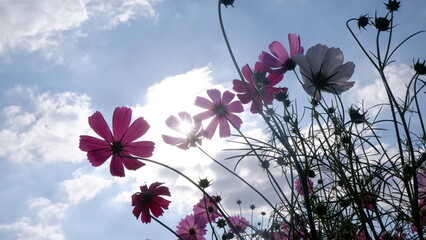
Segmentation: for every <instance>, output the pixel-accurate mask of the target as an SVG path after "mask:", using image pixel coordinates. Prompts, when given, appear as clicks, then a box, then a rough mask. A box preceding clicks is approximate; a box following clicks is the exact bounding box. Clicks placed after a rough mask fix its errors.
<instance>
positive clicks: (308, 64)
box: [292, 44, 355, 100]
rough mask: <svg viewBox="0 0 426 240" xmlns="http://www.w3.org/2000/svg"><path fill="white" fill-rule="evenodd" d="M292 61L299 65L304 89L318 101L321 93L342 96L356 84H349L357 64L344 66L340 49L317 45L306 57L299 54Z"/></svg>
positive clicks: (349, 63) (309, 50)
mask: <svg viewBox="0 0 426 240" xmlns="http://www.w3.org/2000/svg"><path fill="white" fill-rule="evenodd" d="M292 59H293V61H294V62H296V63H297V65H299V69H300V73H301V74H302V77H303V84H302V86H303V88H304V89H305V91H306V92H307V93H308V94H309V95H311V96H313V97H315V99H316V100H321V92H329V93H332V94H341V93H342V92H345V91H347V90H349V89H350V88H351V87H352V86H353V85H354V84H355V82H348V80H349V78H351V76H352V74H353V73H354V69H355V64H354V63H353V62H347V63H345V64H343V53H342V51H341V50H340V48H328V47H327V46H325V45H321V44H317V45H315V46H313V47H311V48H309V49H308V51H307V52H306V55H303V54H297V55H294V56H293V57H292Z"/></svg>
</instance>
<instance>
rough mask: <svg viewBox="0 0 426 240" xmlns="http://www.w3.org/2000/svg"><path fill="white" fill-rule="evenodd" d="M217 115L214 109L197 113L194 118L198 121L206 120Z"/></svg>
mask: <svg viewBox="0 0 426 240" xmlns="http://www.w3.org/2000/svg"><path fill="white" fill-rule="evenodd" d="M213 116H215V113H214V112H213V111H205V112H201V113H199V114H197V115H195V116H194V119H195V120H197V121H204V120H206V119H208V118H211V117H213Z"/></svg>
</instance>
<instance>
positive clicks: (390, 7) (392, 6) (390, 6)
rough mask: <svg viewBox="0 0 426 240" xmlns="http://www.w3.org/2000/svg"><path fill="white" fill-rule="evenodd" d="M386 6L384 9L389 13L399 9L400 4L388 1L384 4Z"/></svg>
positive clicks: (391, 0) (394, 0)
mask: <svg viewBox="0 0 426 240" xmlns="http://www.w3.org/2000/svg"><path fill="white" fill-rule="evenodd" d="M384 4H385V5H386V9H387V10H389V11H390V12H394V11H398V9H399V7H401V2H398V1H396V0H389V1H388V3H384Z"/></svg>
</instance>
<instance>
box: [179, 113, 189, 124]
mask: <svg viewBox="0 0 426 240" xmlns="http://www.w3.org/2000/svg"><path fill="white" fill-rule="evenodd" d="M178 116H179V118H180V119H181V120H182V122H188V123H191V124H192V116H191V115H190V114H189V113H187V112H179V113H178Z"/></svg>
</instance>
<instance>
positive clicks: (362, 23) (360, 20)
mask: <svg viewBox="0 0 426 240" xmlns="http://www.w3.org/2000/svg"><path fill="white" fill-rule="evenodd" d="M357 21H358V28H359V29H361V28H364V29H365V27H366V26H367V25H368V24H369V22H370V18H369V17H367V14H365V15H362V16H360V17H359V18H358V20H357Z"/></svg>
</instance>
